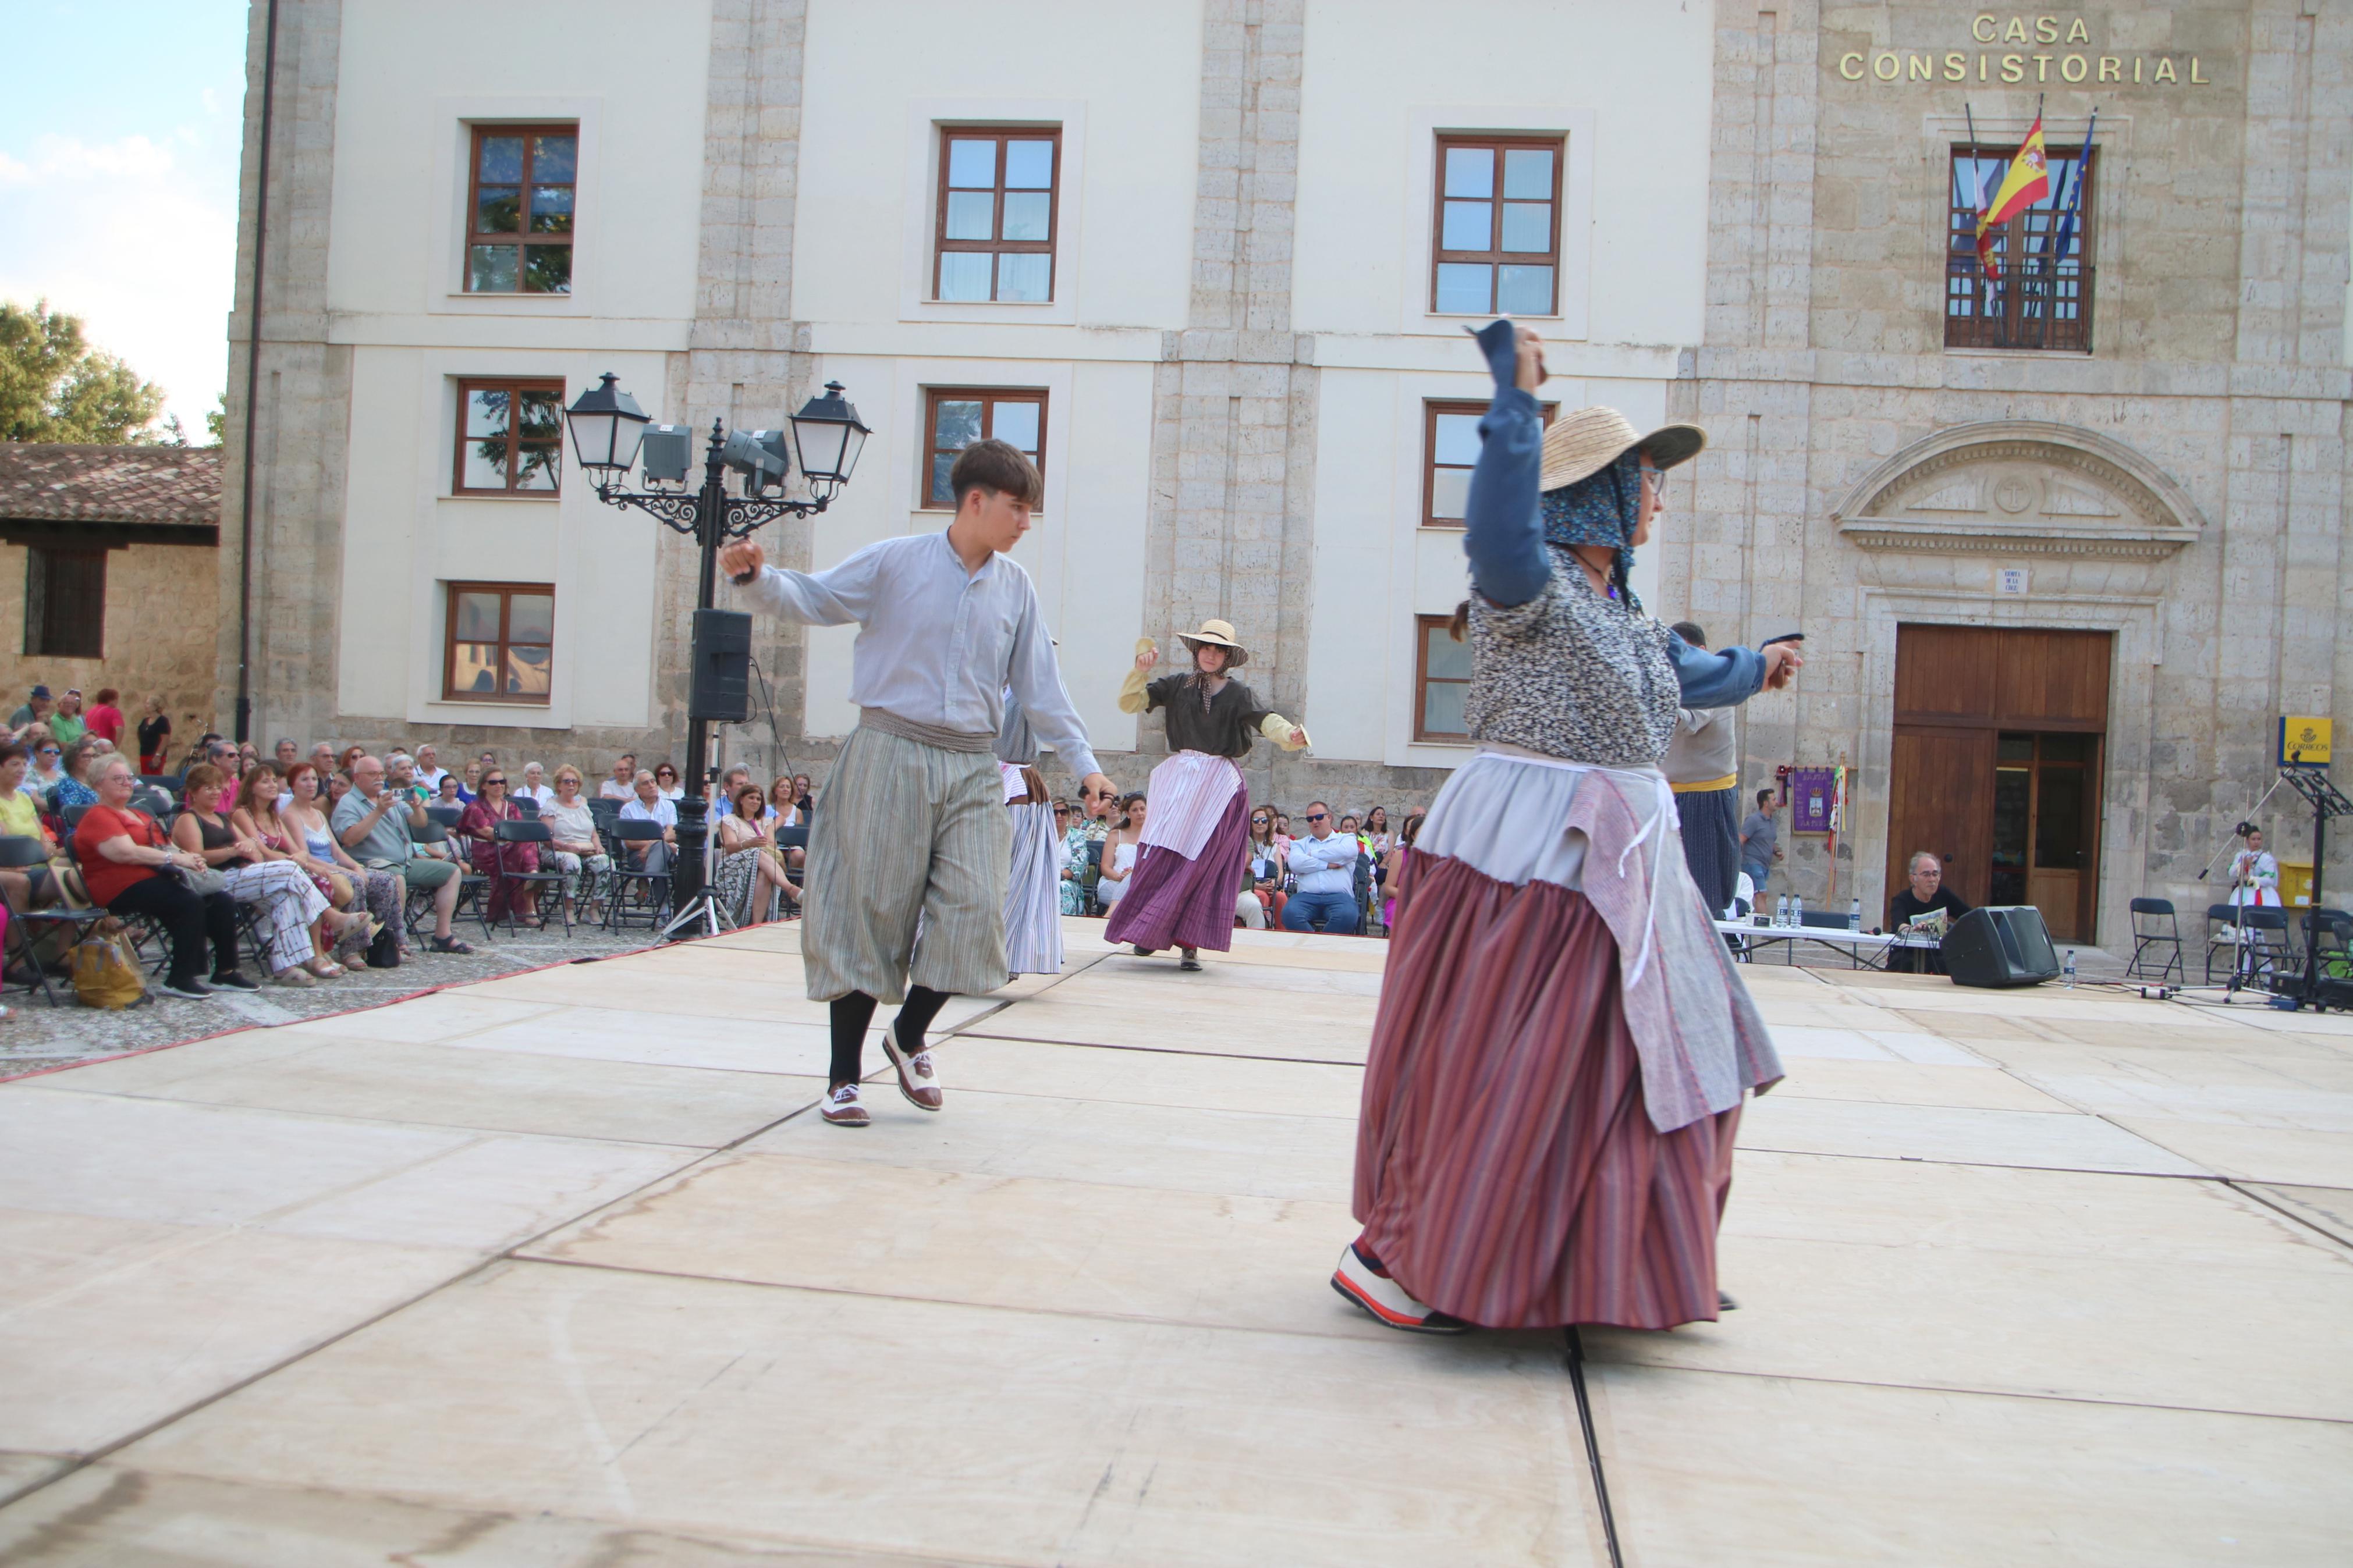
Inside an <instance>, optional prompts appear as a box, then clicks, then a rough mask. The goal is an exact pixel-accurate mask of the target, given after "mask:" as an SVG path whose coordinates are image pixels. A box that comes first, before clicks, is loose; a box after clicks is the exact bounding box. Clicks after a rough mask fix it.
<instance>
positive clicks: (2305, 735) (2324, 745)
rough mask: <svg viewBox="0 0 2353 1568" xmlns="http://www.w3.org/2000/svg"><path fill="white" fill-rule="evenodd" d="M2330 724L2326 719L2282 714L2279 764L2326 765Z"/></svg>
mask: <svg viewBox="0 0 2353 1568" xmlns="http://www.w3.org/2000/svg"><path fill="white" fill-rule="evenodd" d="M2330 728H2331V726H2330V724H2329V721H2327V720H2326V719H2314V718H2306V717H2303V716H2300V715H2297V714H2294V713H2289V714H2284V715H2283V716H2282V717H2281V719H2280V747H2279V761H2280V766H2282V767H2284V768H2325V767H2327V765H2328V739H2329V730H2330Z"/></svg>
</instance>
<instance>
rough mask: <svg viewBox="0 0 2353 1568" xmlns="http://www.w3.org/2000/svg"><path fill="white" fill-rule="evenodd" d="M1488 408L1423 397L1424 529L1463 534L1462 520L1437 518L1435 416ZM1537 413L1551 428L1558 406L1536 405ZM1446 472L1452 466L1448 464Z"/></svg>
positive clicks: (1464, 400) (1468, 401)
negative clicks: (1440, 529)
mask: <svg viewBox="0 0 2353 1568" xmlns="http://www.w3.org/2000/svg"><path fill="white" fill-rule="evenodd" d="M1489 406H1490V405H1488V404H1485V403H1479V402H1475V401H1472V400H1471V399H1468V398H1461V397H1425V398H1423V399H1422V400H1421V523H1420V526H1421V527H1423V528H1442V529H1444V530H1446V531H1448V532H1450V533H1460V532H1461V531H1462V527H1463V520H1462V519H1461V518H1459V517H1440V516H1439V515H1438V514H1437V511H1436V507H1437V504H1438V470H1439V468H1440V463H1439V461H1438V416H1440V415H1441V414H1479V415H1483V414H1485V413H1486V412H1487V410H1488V408H1489ZM1536 411H1537V413H1538V414H1539V415H1540V416H1542V417H1543V419H1544V423H1545V427H1546V429H1550V428H1551V427H1552V420H1553V416H1554V415H1556V414H1558V413H1559V412H1560V405H1559V404H1557V403H1539V404H1538V405H1536ZM1444 466H1445V467H1447V468H1453V467H1454V466H1455V465H1454V464H1452V463H1448V464H1445V465H1444Z"/></svg>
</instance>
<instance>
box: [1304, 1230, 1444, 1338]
mask: <svg viewBox="0 0 2353 1568" xmlns="http://www.w3.org/2000/svg"><path fill="white" fill-rule="evenodd" d="M1332 1289H1335V1290H1337V1291H1338V1292H1340V1294H1341V1295H1343V1296H1345V1297H1346V1298H1347V1299H1348V1300H1351V1301H1354V1302H1355V1303H1356V1305H1357V1306H1359V1307H1362V1308H1363V1309H1364V1310H1366V1311H1367V1312H1370V1313H1371V1314H1372V1315H1373V1318H1374V1321H1377V1322H1380V1323H1383V1324H1386V1325H1387V1326H1388V1327H1389V1328H1392V1329H1403V1330H1405V1331H1407V1332H1409V1333H1416V1334H1459V1333H1461V1332H1463V1331H1466V1330H1468V1329H1469V1328H1470V1327H1471V1325H1470V1324H1468V1323H1466V1322H1464V1321H1462V1320H1461V1319H1460V1318H1457V1317H1453V1316H1451V1315H1450V1314H1448V1313H1445V1312H1441V1311H1439V1310H1436V1309H1435V1308H1431V1307H1425V1306H1423V1305H1422V1304H1421V1303H1420V1302H1419V1301H1417V1300H1414V1299H1413V1298H1412V1297H1411V1296H1409V1295H1408V1294H1407V1293H1406V1289H1405V1287H1404V1286H1402V1285H1400V1284H1398V1282H1397V1281H1396V1280H1394V1279H1390V1278H1389V1274H1388V1269H1386V1268H1382V1267H1381V1266H1380V1265H1379V1264H1378V1263H1377V1262H1375V1261H1373V1260H1372V1259H1370V1258H1366V1256H1365V1255H1364V1254H1363V1253H1362V1252H1360V1251H1358V1250H1357V1248H1356V1243H1355V1242H1350V1243H1349V1244H1348V1246H1347V1247H1346V1249H1345V1250H1344V1251H1343V1252H1342V1253H1341V1254H1340V1267H1339V1268H1336V1269H1335V1270H1333V1273H1332Z"/></svg>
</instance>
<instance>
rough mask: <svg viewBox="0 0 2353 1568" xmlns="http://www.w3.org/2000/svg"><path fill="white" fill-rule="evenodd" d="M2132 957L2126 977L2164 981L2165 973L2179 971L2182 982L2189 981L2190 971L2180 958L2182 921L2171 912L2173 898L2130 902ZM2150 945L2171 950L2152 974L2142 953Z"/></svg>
mask: <svg viewBox="0 0 2353 1568" xmlns="http://www.w3.org/2000/svg"><path fill="white" fill-rule="evenodd" d="M2158 921H2164V922H2165V927H2164V929H2163V930H2161V931H2160V930H2159V929H2158ZM2132 935H2133V952H2132V958H2131V960H2130V961H2129V962H2127V963H2126V964H2125V974H2126V977H2128V978H2137V979H2142V980H2163V979H2164V978H2165V977H2166V976H2167V975H2168V974H2178V975H2179V976H2180V977H2181V980H2182V983H2183V984H2188V983H2189V970H2188V969H2187V968H2186V967H2185V966H2184V965H2183V963H2182V961H2181V921H2180V919H2179V917H2178V916H2177V915H2175V913H2174V912H2173V900H2170V899H2135V900H2133V901H2132ZM2153 948H2171V949H2172V950H2173V956H2172V957H2170V958H2168V959H2167V960H2166V961H2165V962H2164V963H2161V964H2158V967H2157V969H2156V970H2155V972H2154V973H2152V972H2151V971H2150V969H2149V967H2148V964H2149V962H2150V961H2149V960H2148V959H2147V958H2146V957H2144V956H2143V955H2144V954H2146V953H2147V952H2149V951H2150V950H2151V949H2153Z"/></svg>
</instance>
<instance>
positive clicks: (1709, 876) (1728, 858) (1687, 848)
mask: <svg viewBox="0 0 2353 1568" xmlns="http://www.w3.org/2000/svg"><path fill="white" fill-rule="evenodd" d="M1675 816H1677V817H1678V818H1679V819H1681V821H1682V823H1683V864H1684V865H1686V866H1688V867H1689V868H1691V879H1692V880H1693V881H1694V882H1695V883H1697V884H1698V886H1699V896H1700V901H1701V902H1702V903H1704V904H1705V905H1706V906H1707V912H1708V913H1709V914H1711V915H1720V914H1722V913H1724V911H1725V907H1726V906H1727V905H1729V904H1730V903H1731V902H1732V895H1733V892H1734V890H1735V889H1737V888H1738V887H1739V885H1740V792H1739V791H1738V790H1737V789H1693V790H1677V791H1676V792H1675ZM1758 890H1759V891H1762V890H1763V889H1758Z"/></svg>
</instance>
